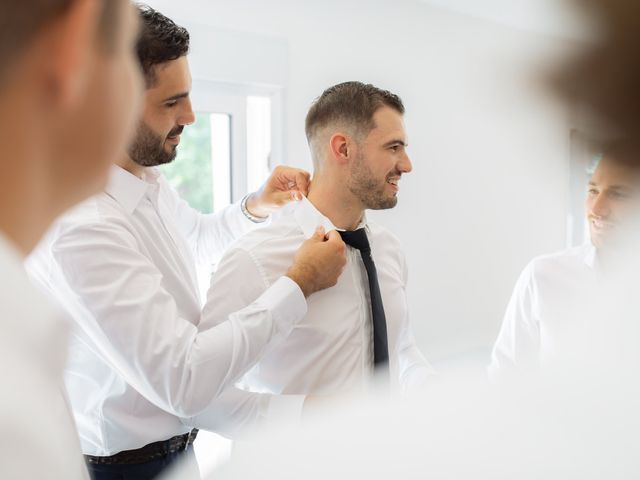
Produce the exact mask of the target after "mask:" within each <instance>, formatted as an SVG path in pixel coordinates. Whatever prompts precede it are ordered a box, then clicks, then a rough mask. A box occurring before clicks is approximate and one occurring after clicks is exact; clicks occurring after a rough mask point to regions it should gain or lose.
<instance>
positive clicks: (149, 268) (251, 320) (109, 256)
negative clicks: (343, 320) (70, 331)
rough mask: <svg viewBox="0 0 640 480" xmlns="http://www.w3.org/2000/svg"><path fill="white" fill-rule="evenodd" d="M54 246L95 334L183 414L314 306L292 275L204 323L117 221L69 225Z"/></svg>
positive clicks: (204, 402) (145, 388) (146, 390)
mask: <svg viewBox="0 0 640 480" xmlns="http://www.w3.org/2000/svg"><path fill="white" fill-rule="evenodd" d="M98 252H99V253H98ZM52 253H53V256H54V259H55V261H56V262H57V264H58V266H59V268H60V271H61V273H62V275H63V276H64V278H65V280H66V283H67V284H68V286H69V287H70V289H71V290H72V291H73V293H74V295H75V296H76V297H77V299H78V300H79V303H80V304H81V305H82V306H83V307H84V308H85V309H86V310H87V311H88V313H89V315H85V316H83V319H81V320H80V323H81V325H80V327H81V329H82V331H83V333H84V335H85V336H86V337H87V338H88V341H90V342H91V344H92V346H93V347H94V348H95V349H96V351H97V352H99V354H100V355H101V356H102V357H103V358H104V360H105V361H106V362H108V363H109V364H110V365H111V366H112V367H113V368H114V369H116V370H117V371H118V372H119V373H120V374H121V375H122V376H123V377H124V379H125V380H126V381H127V383H129V384H131V385H132V386H133V387H134V388H135V389H136V390H137V391H138V392H140V393H141V394H142V395H144V396H145V397H146V398H147V399H148V400H149V401H151V402H153V403H154V404H155V405H157V406H158V407H159V408H162V409H164V410H166V411H167V412H170V413H172V414H174V415H176V416H179V417H191V416H195V415H197V414H198V413H200V412H201V411H203V410H205V409H206V408H207V406H208V405H209V404H210V403H211V402H212V401H213V400H214V399H215V398H216V397H217V396H218V395H220V394H221V393H222V391H224V389H225V388H227V387H230V386H232V385H233V384H234V383H235V382H236V381H237V380H238V379H239V378H240V377H241V376H242V375H243V374H244V373H245V372H246V371H247V370H248V369H250V368H251V367H252V366H253V365H254V364H255V363H256V361H257V360H258V359H259V358H260V357H261V355H262V354H263V351H264V349H265V347H266V345H267V344H268V343H269V342H271V341H272V340H274V339H275V338H277V337H279V336H286V335H288V333H289V331H290V330H291V328H292V325H293V324H294V323H296V322H297V321H299V320H300V319H301V318H302V317H303V316H304V315H305V314H306V301H305V298H304V296H303V294H302V292H301V291H300V288H299V287H298V286H297V285H296V284H295V283H294V282H293V281H291V280H289V281H287V280H288V279H283V280H282V281H279V282H276V284H275V285H273V286H272V288H269V289H266V290H265V291H264V293H262V294H261V295H260V296H259V297H258V298H255V299H253V300H254V301H252V302H248V303H246V304H245V306H244V308H242V309H241V310H239V311H233V312H229V313H228V314H227V315H225V317H224V318H219V319H216V322H215V323H216V326H215V327H214V328H210V329H206V330H199V329H198V327H196V326H195V325H193V324H192V323H190V322H189V321H187V320H185V319H183V318H181V317H180V316H179V315H178V311H177V306H176V303H175V300H174V298H173V297H172V295H171V294H170V293H169V292H167V291H166V290H165V289H164V287H163V286H162V274H161V272H160V271H159V270H158V268H157V267H156V266H155V265H154V264H153V262H152V261H151V260H150V259H149V258H147V257H146V256H144V255H143V254H142V253H140V251H139V248H138V246H137V244H136V240H135V238H134V237H133V236H132V235H131V234H130V232H128V231H127V229H126V227H125V226H124V225H119V224H117V223H115V222H113V221H112V222H100V223H96V224H92V225H82V226H76V227H74V228H72V229H71V230H69V231H66V232H64V233H63V234H62V235H61V236H60V237H59V238H58V239H57V240H56V241H55V243H54V245H53V247H52Z"/></svg>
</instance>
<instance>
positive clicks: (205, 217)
mask: <svg viewBox="0 0 640 480" xmlns="http://www.w3.org/2000/svg"><path fill="white" fill-rule="evenodd" d="M160 181H161V182H162V188H163V190H164V192H165V195H164V197H165V198H164V200H165V202H166V203H167V207H168V209H169V211H171V212H173V217H174V218H173V220H174V221H175V224H176V226H177V228H178V230H179V231H180V233H181V234H182V235H183V236H184V238H186V240H187V243H188V245H189V247H190V248H191V251H192V252H193V255H194V259H195V260H196V262H197V263H198V264H200V265H212V264H215V263H217V262H218V260H220V257H222V255H223V253H224V252H225V250H226V249H227V248H228V247H229V246H230V245H231V244H232V243H233V242H234V241H235V240H237V239H238V238H240V237H241V236H243V235H244V234H245V233H248V232H250V231H251V230H254V229H255V228H257V227H259V226H261V225H263V224H258V223H254V222H252V221H251V220H249V219H248V218H247V217H245V215H244V214H243V213H242V210H241V208H240V202H237V203H235V204H233V205H229V206H228V207H226V208H224V209H223V210H221V211H219V212H216V213H210V214H204V213H200V212H198V211H197V210H195V209H194V208H192V207H191V206H190V205H189V204H188V203H187V202H186V201H184V200H183V199H181V198H180V196H179V195H178V193H177V192H176V191H175V189H174V188H173V187H171V186H170V185H169V183H168V182H167V181H166V179H164V177H161V180H160Z"/></svg>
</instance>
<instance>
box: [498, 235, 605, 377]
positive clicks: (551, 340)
mask: <svg viewBox="0 0 640 480" xmlns="http://www.w3.org/2000/svg"><path fill="white" fill-rule="evenodd" d="M600 280H601V278H600V275H599V268H598V262H597V256H596V250H595V248H594V247H593V246H592V245H590V244H589V245H583V246H579V247H574V248H571V249H568V250H565V251H562V252H560V253H555V254H551V255H544V256H541V257H537V258H535V259H533V260H532V261H531V262H530V263H529V264H528V265H527V266H526V268H525V269H524V271H523V272H522V274H521V275H520V278H519V279H518V281H517V283H516V286H515V288H514V291H513V294H512V296H511V300H510V301H509V305H508V307H507V310H506V313H505V316H504V320H503V323H502V327H501V330H500V334H499V335H498V339H497V341H496V344H495V346H494V348H493V353H492V358H491V365H490V366H489V372H488V373H489V376H490V378H491V379H492V380H495V381H499V380H502V379H505V378H510V377H513V375H519V374H522V373H527V372H529V373H531V372H533V373H535V372H536V371H539V370H540V369H541V368H542V369H544V368H545V367H547V366H549V365H552V364H554V363H555V362H559V361H563V359H566V357H567V356H569V355H571V354H572V352H577V351H578V349H579V347H580V346H581V343H582V341H583V340H584V338H583V336H585V335H586V329H585V327H586V326H587V325H585V322H589V321H590V319H591V317H592V315H589V310H590V308H591V306H592V305H593V304H594V300H595V299H596V298H597V297H598V295H599V293H598V292H599V290H600V288H599V285H600Z"/></svg>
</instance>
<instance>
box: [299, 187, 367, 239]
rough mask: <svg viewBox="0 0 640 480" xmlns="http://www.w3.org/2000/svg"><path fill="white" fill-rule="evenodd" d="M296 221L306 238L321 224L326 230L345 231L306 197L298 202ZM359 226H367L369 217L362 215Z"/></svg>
mask: <svg viewBox="0 0 640 480" xmlns="http://www.w3.org/2000/svg"><path fill="white" fill-rule="evenodd" d="M293 215H294V217H295V219H296V222H297V223H298V225H299V226H300V228H301V229H302V231H303V233H304V236H305V238H310V237H311V236H313V234H314V233H315V231H316V228H318V227H319V226H322V227H324V229H325V231H326V232H330V231H331V230H337V231H343V230H344V229H341V228H337V227H336V226H335V225H334V224H333V223H332V222H331V220H329V219H328V218H327V217H325V216H324V215H323V214H322V213H320V212H319V211H318V209H317V208H316V207H315V205H313V203H311V202H310V201H309V200H308V199H307V198H306V197H302V200H300V201H299V202H297V204H296V206H295V207H294V213H293ZM358 228H367V229H368V227H367V217H366V215H365V216H363V217H362V221H361V222H360V225H358Z"/></svg>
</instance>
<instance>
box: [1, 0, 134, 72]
mask: <svg viewBox="0 0 640 480" xmlns="http://www.w3.org/2000/svg"><path fill="white" fill-rule="evenodd" d="M74 1H75V0H22V1H5V2H2V4H1V7H2V14H1V15H0V56H1V57H2V58H3V66H2V68H0V77H2V76H3V73H4V71H5V68H8V65H9V64H10V63H11V61H12V60H13V59H14V58H16V57H17V56H19V55H20V53H21V52H22V51H23V49H25V48H26V46H27V45H28V44H29V42H31V40H32V39H33V37H34V36H35V35H36V34H37V33H38V32H39V31H40V29H42V28H43V27H44V26H45V25H46V24H47V23H48V22H51V21H52V20H54V19H55V18H57V17H59V16H60V15H63V14H64V13H65V12H67V11H68V9H69V8H70V7H71V6H72V5H73V2H74ZM124 4H125V2H124V1H114V0H103V7H102V9H103V11H102V18H101V23H100V37H101V39H102V40H103V41H104V45H105V46H106V47H108V48H111V47H112V46H113V45H114V44H115V38H116V34H117V32H116V28H115V27H116V25H117V12H118V7H119V6H120V5H124Z"/></svg>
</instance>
